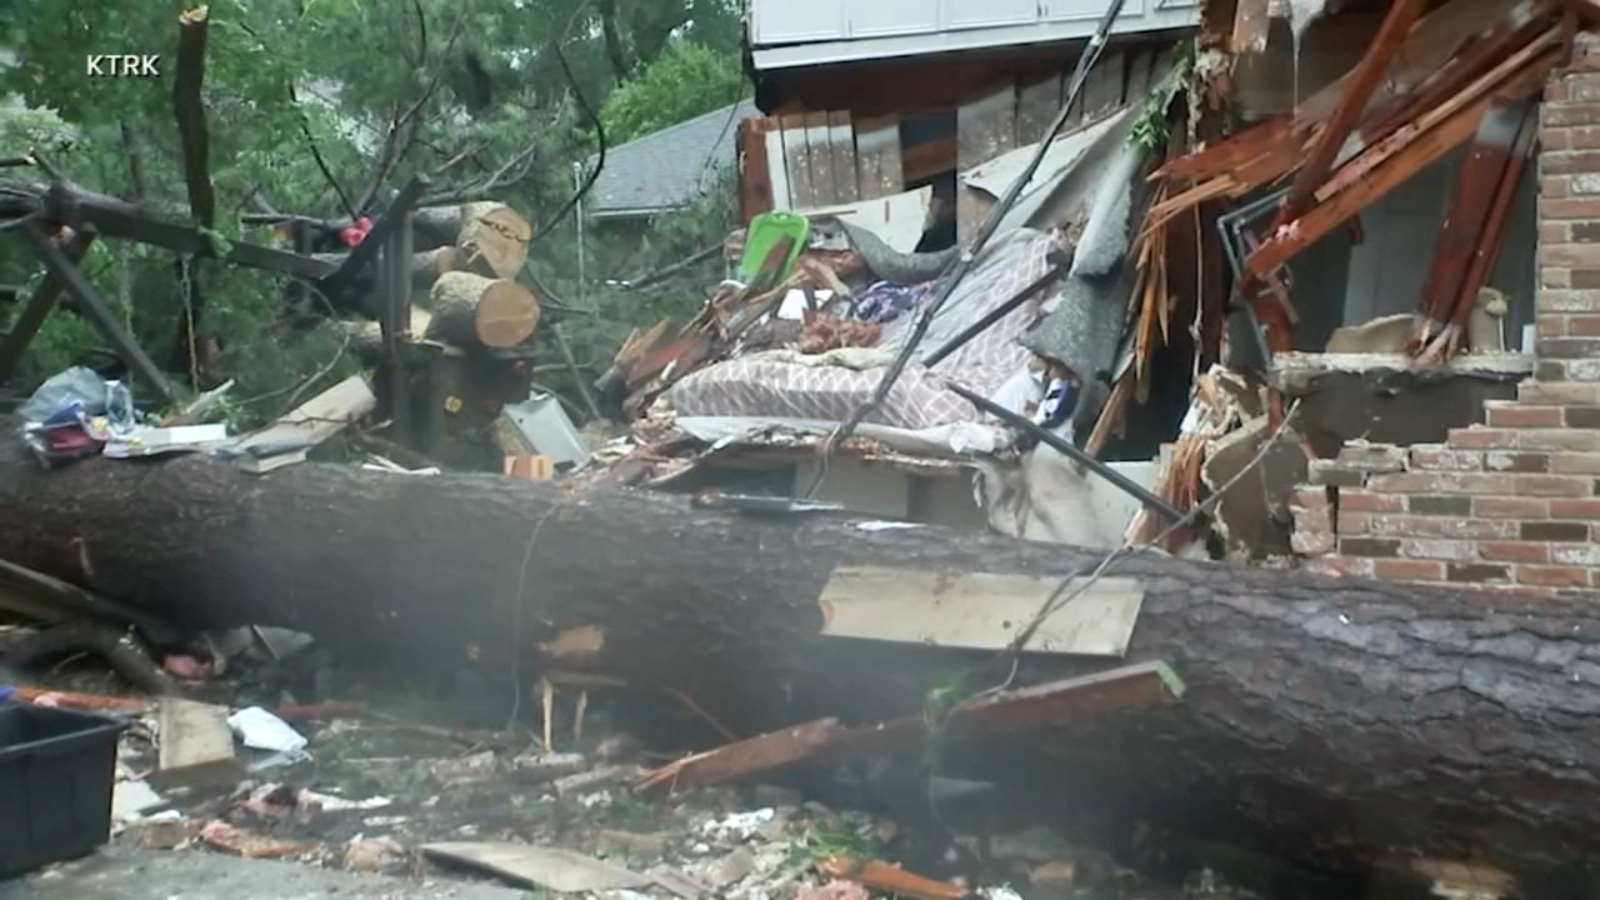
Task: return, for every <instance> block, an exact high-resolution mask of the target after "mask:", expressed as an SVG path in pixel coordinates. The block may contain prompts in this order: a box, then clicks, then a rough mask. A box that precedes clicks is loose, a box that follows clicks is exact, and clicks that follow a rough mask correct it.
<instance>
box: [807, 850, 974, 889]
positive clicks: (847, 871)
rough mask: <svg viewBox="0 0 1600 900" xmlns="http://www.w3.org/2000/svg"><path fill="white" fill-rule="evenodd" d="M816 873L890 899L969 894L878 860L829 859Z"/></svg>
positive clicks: (944, 882) (844, 857)
mask: <svg viewBox="0 0 1600 900" xmlns="http://www.w3.org/2000/svg"><path fill="white" fill-rule="evenodd" d="M817 870H818V871H820V872H822V873H823V874H824V875H827V876H829V877H832V878H842V879H844V880H846V881H854V882H856V883H857V884H860V885H861V886H862V887H867V888H871V889H872V890H875V891H882V892H884V893H886V894H888V895H890V896H891V897H908V898H910V900H962V898H965V897H968V896H971V893H970V892H969V891H968V890H967V889H966V888H964V887H962V886H961V885H959V884H953V883H951V882H948V881H934V880H933V879H932V878H925V877H923V876H921V875H918V874H916V873H914V872H907V871H906V870H905V869H902V868H900V867H898V866H893V865H890V864H889V863H886V862H884V861H882V860H878V859H869V860H860V859H856V858H854V857H850V856H844V855H839V856H830V857H828V858H827V859H825V860H822V861H821V862H819V863H817Z"/></svg>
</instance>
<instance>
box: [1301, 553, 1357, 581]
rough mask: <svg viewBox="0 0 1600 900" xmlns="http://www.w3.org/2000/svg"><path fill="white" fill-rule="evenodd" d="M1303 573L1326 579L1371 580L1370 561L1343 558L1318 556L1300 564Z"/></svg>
mask: <svg viewBox="0 0 1600 900" xmlns="http://www.w3.org/2000/svg"><path fill="white" fill-rule="evenodd" d="M1300 568H1301V569H1302V570H1303V571H1306V572H1310V573H1311V574H1313V575H1322V576H1324V577H1327V578H1371V577H1372V560H1370V559H1349V558H1347V557H1343V556H1319V557H1317V558H1316V559H1308V560H1306V561H1305V562H1303V563H1301V564H1300Z"/></svg>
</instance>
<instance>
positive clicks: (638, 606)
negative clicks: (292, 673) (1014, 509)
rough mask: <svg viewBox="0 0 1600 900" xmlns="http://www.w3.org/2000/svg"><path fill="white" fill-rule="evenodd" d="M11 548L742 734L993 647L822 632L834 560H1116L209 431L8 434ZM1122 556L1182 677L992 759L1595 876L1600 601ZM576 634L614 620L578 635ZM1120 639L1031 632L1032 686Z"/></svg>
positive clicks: (274, 619) (879, 692)
mask: <svg viewBox="0 0 1600 900" xmlns="http://www.w3.org/2000/svg"><path fill="white" fill-rule="evenodd" d="M0 557H3V558H6V559H9V560H12V561H14V562H17V563H20V564H22V565H26V566H29V567H32V568H34V569H37V570H39V571H42V572H45V573H47V574H50V575H54V576H56V577H59V578H63V579H67V580H70V581H74V582H77V583H80V584H82V585H83V586H85V587H87V588H90V589H92V590H94V591H96V592H98V593H101V594H103V595H105V596H108V597H110V598H112V599H116V600H120V601H122V602H125V603H127V604H130V605H135V606H138V607H139V608H141V609H143V610H145V611H147V612H150V613H153V614H158V615H161V616H164V617H166V618H168V619H170V620H173V621H178V622H183V623H186V624H188V625H191V626H194V627H230V626H237V625H241V624H247V623H255V624H264V625H280V626H284V627H289V628H296V629H301V630H304V631H308V632H310V633H312V634H314V635H316V636H317V637H318V638H319V639H320V640H322V641H323V642H324V643H325V644H327V645H329V646H330V648H331V649H333V650H334V651H335V652H336V653H339V654H341V655H342V656H343V657H345V658H347V659H350V660H352V661H354V660H357V659H360V658H363V657H365V658H371V657H374V656H376V657H380V658H387V659H388V660H390V661H402V662H401V664H402V665H403V666H405V667H407V668H408V669H410V670H412V671H413V672H415V671H416V669H417V668H418V667H433V668H436V669H439V670H442V671H453V670H458V669H462V668H469V667H478V668H481V670H482V671H484V672H486V673H489V674H490V675H491V676H494V677H500V676H501V675H502V674H503V675H504V677H507V678H509V677H510V673H511V672H512V671H514V669H513V667H512V666H511V665H510V659H511V658H512V656H513V654H520V656H521V659H520V662H521V666H520V671H521V672H522V673H523V674H524V677H526V678H528V679H530V680H531V679H532V678H534V677H536V675H537V673H539V672H541V671H548V670H550V669H552V668H554V669H561V670H571V671H585V672H590V673H603V674H606V675H609V676H613V677H616V678H620V679H623V680H625V681H627V682H629V683H632V684H635V685H639V686H644V687H649V688H660V687H668V688H672V689H674V690H677V691H681V692H683V693H684V694H686V695H689V696H691V697H693V698H694V700H695V701H696V702H697V703H698V704H699V705H700V706H701V707H703V708H704V709H706V710H708V711H709V712H710V713H711V714H713V715H714V716H715V717H716V718H718V719H719V720H720V721H721V722H723V723H725V724H730V725H734V726H735V727H736V728H737V730H739V731H740V732H741V733H744V734H753V733H755V732H757V731H760V730H766V729H769V728H773V727H777V726H783V725H792V724H795V723H799V722H805V721H809V720H811V719H815V718H820V717H822V716H828V715H833V716H838V717H840V718H841V719H842V720H844V721H846V722H854V721H871V720H874V719H882V718H891V717H895V716H903V715H906V714H908V713H914V712H916V711H917V710H920V709H921V708H922V707H923V703H924V698H925V695H926V693H927V691H928V690H929V689H930V687H931V686H933V685H935V684H941V683H946V682H948V679H949V675H950V672H951V671H952V670H953V669H959V668H961V667H962V666H963V665H966V664H969V663H972V662H973V661H974V657H973V656H971V655H965V654H962V653H960V652H959V651H952V650H944V649H938V648H931V647H926V646H908V645H897V644H884V643H879V642H868V641H849V640H843V639H837V638H824V637H821V636H819V633H818V632H819V629H820V628H821V624H822V616H821V612H820V610H819V608H818V597H819V595H820V593H821V591H822V588H823V585H824V584H825V583H826V581H827V579H828V577H829V574H830V572H831V571H832V570H833V569H834V568H835V567H837V566H841V565H850V566H863V565H880V566H901V567H916V568H920V569H925V570H926V569H934V570H944V571H952V572H960V571H991V572H1000V573H1030V574H1045V575H1061V576H1067V575H1069V574H1072V573H1075V572H1079V571H1081V570H1082V568H1083V567H1084V566H1086V565H1093V564H1095V563H1097V562H1098V561H1099V559H1100V557H1099V554H1096V553H1089V552H1087V551H1083V550H1080V549H1076V548H1073V547H1066V546H1059V545H1045V544H1033V543H1028V542H1018V541H1012V540H1007V539H1001V538H991V537H984V536H976V535H968V534H958V533H956V532H951V531H946V530H943V529H939V528H934V527H921V528H910V529H895V530H866V529H862V528H859V527H857V525H856V524H855V523H853V522H851V521H847V520H840V519H831V518H788V519H774V518H758V517H739V516H734V515H728V514H723V513H717V512H712V511H707V510H691V509H690V507H689V506H688V505H687V504H686V503H684V502H682V500H681V499H678V498H673V497H670V496H664V495H658V494H649V493H643V492H607V491H601V490H591V491H581V490H579V491H574V490H572V489H570V488H567V489H563V488H562V487H559V486H557V485H554V484H549V483H535V482H524V481H518V480H510V479H503V478H498V477H493V476H472V475H452V474H446V475H441V476H436V477H429V478H420V477H414V476H407V475H397V474H388V473H381V472H371V471H364V470H360V469H354V468H343V467H336V466H327V465H318V464H309V463H307V464H301V465H298V466H292V467H289V468H285V469H281V470H279V471H276V472H273V473H271V474H270V475H267V476H261V477H252V476H249V475H246V474H244V473H241V472H239V471H237V470H236V469H234V468H232V467H230V466H228V465H226V464H224V463H221V462H217V461H214V460H211V459H207V458H203V457H187V458H179V459H174V460H171V461H166V462H141V463H137V464H136V463H129V462H116V461H110V460H93V461H89V462H84V463H81V464H78V465H75V466H72V467H69V468H67V469H64V470H59V471H56V472H45V471H42V470H40V469H38V468H37V467H36V466H35V465H33V464H32V463H31V462H11V463H0ZM1114 574H1116V575H1119V576H1134V577H1138V578H1139V579H1140V580H1141V581H1142V583H1143V585H1144V588H1145V591H1146V595H1145V600H1144V605H1143V609H1142V612H1141V615H1140V620H1139V624H1138V628H1137V629H1136V631H1135V633H1134V637H1133V642H1132V645H1131V647H1130V649H1129V654H1128V660H1127V661H1128V662H1134V661H1152V660H1164V661H1167V662H1169V663H1170V664H1171V665H1172V666H1173V667H1174V669H1175V670H1176V671H1177V672H1178V674H1179V675H1180V676H1181V677H1182V678H1183V679H1184V680H1185V681H1186V682H1187V685H1188V693H1187V694H1186V696H1185V698H1184V699H1183V700H1182V701H1181V702H1180V703H1178V704H1175V705H1172V706H1168V707H1162V708H1152V709H1139V710H1129V711H1127V712H1125V713H1113V714H1109V715H1105V716H1101V717H1098V718H1095V719H1093V720H1091V721H1085V722H1082V723H1077V724H1073V725H1069V726H1066V727H1059V728H1052V729H1049V730H1045V729H1041V730H1040V731H1039V732H1038V733H1036V734H1034V735H1031V736H1030V737H1029V738H1028V739H1027V743H1028V744H1029V745H1045V744H1047V745H1048V747H1049V749H1050V751H1051V753H1052V762H1051V766H1052V768H1050V769H1049V770H1046V771H1045V772H1043V773H1042V774H1040V773H1036V772H1029V771H1028V770H1026V769H1022V768H1020V767H997V766H996V761H997V759H999V756H998V754H999V753H1000V750H999V749H997V748H991V747H988V746H986V747H985V748H984V751H983V752H984V753H985V754H986V757H987V762H988V763H989V765H988V768H987V769H983V770H981V771H982V772H983V774H984V776H985V777H990V778H999V779H1002V780H1004V779H1012V780H1017V779H1023V780H1024V781H1023V783H1024V785H1025V786H1027V787H1028V788H1029V789H1030V790H1031V791H1033V792H1035V793H1038V794H1040V795H1041V796H1044V795H1047V794H1048V793H1049V791H1050V790H1051V789H1052V788H1053V787H1054V786H1055V785H1056V783H1058V782H1059V783H1060V784H1064V785H1066V784H1076V783H1077V782H1079V781H1086V780H1087V781H1094V782H1095V784H1096V787H1098V788H1099V789H1100V790H1101V791H1106V790H1111V789H1113V788H1114V789H1116V790H1117V791H1118V794H1119V796H1118V799H1119V802H1120V803H1122V804H1123V805H1124V806H1131V807H1134V808H1135V809H1136V810H1137V812H1138V813H1139V814H1140V815H1148V816H1150V817H1152V818H1155V820H1156V821H1162V820H1163V819H1164V820H1167V821H1172V822H1175V823H1177V824H1188V823H1187V822H1186V817H1187V818H1188V820H1190V821H1192V823H1197V824H1198V825H1199V827H1202V828H1204V829H1205V830H1206V833H1207V834H1208V835H1214V836H1223V835H1227V836H1230V837H1242V838H1246V839H1250V840H1252V842H1253V843H1255V844H1257V845H1258V846H1265V847H1266V848H1269V849H1273V850H1277V851H1280V852H1288V853H1291V854H1293V855H1295V856H1298V857H1299V858H1301V859H1309V860H1311V861H1313V862H1315V863H1318V864H1321V865H1335V864H1352V863H1353V862H1355V861H1358V860H1362V861H1368V862H1370V861H1371V860H1372V859H1374V858H1376V857H1379V856H1384V855H1387V854H1405V853H1411V852H1417V853H1423V854H1429V855H1430V856H1432V857H1434V858H1441V859H1447V860H1469V859H1472V860H1481V861H1484V862H1487V863H1490V864H1494V865H1498V866H1502V867H1504V868H1507V869H1508V870H1511V871H1514V872H1519V873H1537V872H1542V871H1545V870H1547V869H1570V870H1575V871H1569V872H1567V873H1566V874H1567V876H1568V879H1569V881H1568V883H1569V884H1571V883H1574V882H1573V881H1572V880H1571V879H1572V878H1573V877H1576V876H1582V877H1585V878H1587V877H1588V873H1585V872H1583V871H1582V870H1581V866H1582V865H1587V864H1589V863H1587V859H1592V858H1593V857H1594V854H1595V851H1596V850H1597V849H1600V847H1597V844H1600V727H1597V725H1600V610H1597V608H1596V607H1595V606H1594V605H1593V603H1592V602H1590V601H1577V600H1532V599H1524V598H1520V597H1516V596H1512V595H1504V596H1497V595H1483V594H1477V593H1472V592H1468V591H1448V590H1424V589H1420V588H1412V587H1408V586H1401V585H1395V584H1385V583H1380V582H1372V581H1365V580H1356V579H1348V580H1327V579H1316V578H1311V577H1304V576H1299V575H1295V574H1292V573H1283V572H1272V571H1263V570H1252V569H1236V568H1229V567H1225V566H1220V565H1213V564H1202V563H1193V562H1185V561H1176V560H1171V559H1167V558H1160V557H1155V556H1145V557H1135V558H1131V559H1129V560H1128V561H1127V562H1126V564H1125V565H1124V566H1122V567H1121V568H1120V569H1118V570H1116V571H1115V573H1114ZM572 629H587V630H586V631H579V632H573V631H572ZM563 633H566V634H567V635H568V636H569V637H570V636H572V635H574V634H587V635H588V637H589V640H587V641H579V640H571V641H568V642H566V649H564V650H563V649H562V642H560V641H558V640H557V639H558V638H559V637H560V636H562V634H563ZM596 635H598V639H596ZM978 661H979V662H992V661H993V660H989V659H988V658H987V657H984V658H982V659H979V660H978ZM1104 667H1106V662H1105V661H1099V662H1095V661H1089V662H1082V661H1074V660H1070V659H1066V658H1061V657H1054V656H1045V655H1028V656H1026V657H1024V658H1023V660H1022V661H1021V665H1020V667H1019V671H1018V672H1017V676H1016V679H1015V682H1014V684H1016V685H1019V686H1020V685H1024V684H1029V683H1037V682H1040V681H1044V680H1048V679H1053V678H1061V677H1069V676H1071V675H1075V674H1083V673H1085V672H1088V671H1094V670H1097V669H1101V668H1104ZM1007 671H1009V665H1005V664H1003V662H1002V664H1001V665H1000V666H999V674H998V676H995V679H994V681H995V682H998V681H1000V680H1001V679H1003V678H1004V677H1005V674H1006V672H1007ZM523 687H524V689H525V690H526V689H527V688H528V685H526V684H525V685H524V686H523ZM1029 778H1034V779H1036V780H1033V781H1027V780H1026V779H1029ZM1090 796H1091V794H1090V792H1084V793H1081V794H1077V795H1075V798H1076V799H1075V800H1074V803H1072V804H1068V806H1074V807H1076V806H1079V805H1081V804H1082V803H1086V802H1088V800H1089V798H1090ZM1057 808H1058V809H1060V808H1065V807H1062V806H1058V807H1057ZM1578 895H1581V894H1574V896H1578Z"/></svg>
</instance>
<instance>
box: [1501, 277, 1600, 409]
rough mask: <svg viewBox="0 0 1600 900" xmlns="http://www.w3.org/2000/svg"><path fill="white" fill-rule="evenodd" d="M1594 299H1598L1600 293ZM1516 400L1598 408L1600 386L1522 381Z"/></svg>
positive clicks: (1538, 404) (1598, 307) (1541, 404)
mask: <svg viewBox="0 0 1600 900" xmlns="http://www.w3.org/2000/svg"><path fill="white" fill-rule="evenodd" d="M1595 297H1596V298H1597V299H1600V292H1596V293H1595ZM1597 309H1600V306H1597ZM1517 399H1518V400H1521V401H1523V402H1524V403H1532V404H1534V405H1536V406H1600V384H1547V383H1545V382H1540V381H1524V382H1522V383H1520V384H1518V385H1517Z"/></svg>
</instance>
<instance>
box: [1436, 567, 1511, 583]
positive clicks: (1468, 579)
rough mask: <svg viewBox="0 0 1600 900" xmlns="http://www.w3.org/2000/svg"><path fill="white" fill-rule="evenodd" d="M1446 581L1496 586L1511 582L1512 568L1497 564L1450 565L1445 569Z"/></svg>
mask: <svg viewBox="0 0 1600 900" xmlns="http://www.w3.org/2000/svg"><path fill="white" fill-rule="evenodd" d="M1444 577H1445V580H1446V581H1453V582H1457V583H1460V584H1494V583H1505V582H1508V581H1510V580H1511V567H1510V566H1504V565H1499V564H1497V563H1476V562H1473V563H1450V564H1449V565H1447V566H1445V567H1444Z"/></svg>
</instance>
